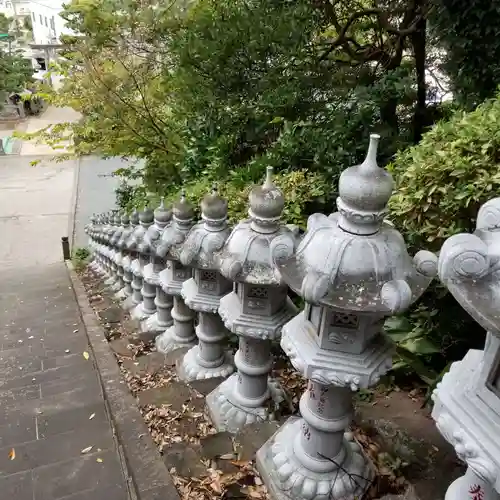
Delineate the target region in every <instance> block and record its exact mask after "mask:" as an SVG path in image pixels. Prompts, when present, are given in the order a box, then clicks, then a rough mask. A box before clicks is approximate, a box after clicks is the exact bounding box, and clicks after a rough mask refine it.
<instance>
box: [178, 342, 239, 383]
mask: <svg viewBox="0 0 500 500" xmlns="http://www.w3.org/2000/svg"><path fill="white" fill-rule="evenodd" d="M198 353H199V345H195V346H194V347H192V348H191V349H189V351H188V352H187V353H186V354H185V355H184V357H183V358H182V360H181V362H180V363H179V366H178V367H177V375H178V376H179V380H182V381H183V382H192V381H194V380H205V379H208V378H216V377H223V378H226V377H228V376H229V375H231V373H233V372H234V366H233V364H232V363H233V357H232V356H231V354H230V353H229V352H226V353H224V361H223V362H222V364H220V365H219V366H214V367H211V368H206V367H205V366H201V365H200V363H199V362H198V356H199V354H198Z"/></svg>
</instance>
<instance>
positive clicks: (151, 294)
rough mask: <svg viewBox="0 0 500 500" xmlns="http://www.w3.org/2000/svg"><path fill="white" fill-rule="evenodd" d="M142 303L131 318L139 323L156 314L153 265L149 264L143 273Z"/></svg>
mask: <svg viewBox="0 0 500 500" xmlns="http://www.w3.org/2000/svg"><path fill="white" fill-rule="evenodd" d="M141 295H142V298H143V300H142V302H141V303H140V304H139V305H138V306H136V307H135V309H134V310H133V311H132V313H131V314H130V316H131V317H132V318H133V319H136V320H137V321H144V320H146V319H147V318H149V317H150V316H152V315H153V314H154V313H155V312H156V305H155V297H156V285H155V284H154V270H153V264H147V265H146V266H144V269H143V271H142V289H141Z"/></svg>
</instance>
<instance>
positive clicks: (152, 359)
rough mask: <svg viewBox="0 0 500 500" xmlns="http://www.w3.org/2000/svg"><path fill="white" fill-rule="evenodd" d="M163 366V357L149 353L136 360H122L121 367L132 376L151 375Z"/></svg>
mask: <svg viewBox="0 0 500 500" xmlns="http://www.w3.org/2000/svg"><path fill="white" fill-rule="evenodd" d="M164 366H165V356H164V355H163V354H161V353H159V352H150V353H149V354H147V355H146V356H139V357H138V358H137V359H136V360H131V359H124V360H123V367H124V368H125V369H126V370H127V371H129V372H130V373H131V374H132V375H138V376H143V375H153V374H154V373H156V372H157V371H158V370H161V369H162V368H164Z"/></svg>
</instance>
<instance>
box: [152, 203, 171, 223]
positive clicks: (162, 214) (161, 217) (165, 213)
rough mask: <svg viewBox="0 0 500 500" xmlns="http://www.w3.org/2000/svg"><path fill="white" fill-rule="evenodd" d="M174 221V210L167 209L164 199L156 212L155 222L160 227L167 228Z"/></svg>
mask: <svg viewBox="0 0 500 500" xmlns="http://www.w3.org/2000/svg"><path fill="white" fill-rule="evenodd" d="M171 219H172V210H171V209H170V208H167V207H165V203H164V200H163V198H162V199H161V201H160V205H159V206H158V207H157V208H156V209H155V211H154V221H155V224H157V225H158V226H162V227H163V226H166V225H167V224H168V223H169V222H170V220H171Z"/></svg>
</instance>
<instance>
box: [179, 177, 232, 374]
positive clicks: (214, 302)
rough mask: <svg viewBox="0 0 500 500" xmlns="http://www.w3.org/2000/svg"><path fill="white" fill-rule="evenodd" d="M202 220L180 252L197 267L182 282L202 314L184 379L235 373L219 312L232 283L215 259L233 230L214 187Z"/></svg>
mask: <svg viewBox="0 0 500 500" xmlns="http://www.w3.org/2000/svg"><path fill="white" fill-rule="evenodd" d="M201 218H202V221H201V222H199V223H198V224H196V225H195V226H194V227H193V228H192V229H191V231H190V232H189V234H188V236H187V238H186V241H185V242H184V246H183V249H182V251H181V254H180V261H181V263H182V264H183V265H184V266H190V267H192V268H194V273H193V274H194V276H193V277H192V278H190V279H188V280H187V281H184V283H183V284H182V297H183V298H184V302H185V304H186V305H187V306H188V307H189V308H190V309H191V310H193V311H196V312H197V313H198V325H197V327H196V336H197V337H198V341H199V343H198V345H195V346H194V347H192V348H191V349H190V350H189V351H188V352H187V353H186V354H185V356H184V357H183V359H182V361H181V363H180V364H179V367H178V374H179V378H180V379H181V380H184V381H185V382H189V381H192V380H200V379H207V378H213V377H227V376H228V375H230V374H231V373H233V371H234V369H233V365H232V357H231V355H230V353H229V352H226V350H225V344H224V341H225V340H226V338H227V330H226V328H225V327H224V324H223V323H222V320H221V318H220V316H219V315H218V314H217V311H218V309H219V303H220V299H221V298H222V297H223V296H224V295H226V294H227V293H228V292H229V291H230V290H231V288H232V283H231V282H230V281H229V280H227V279H226V278H224V277H223V276H222V275H221V274H220V273H219V272H218V267H217V262H216V259H215V252H218V251H219V250H220V249H221V248H222V247H223V245H224V243H225V242H226V239H227V238H228V236H229V233H230V232H231V230H230V229H229V227H228V224H227V202H226V201H225V200H223V199H222V198H221V197H220V196H219V195H218V194H217V190H216V188H215V187H214V189H213V190H212V193H211V194H208V195H206V196H205V197H204V198H203V200H202V202H201Z"/></svg>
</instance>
